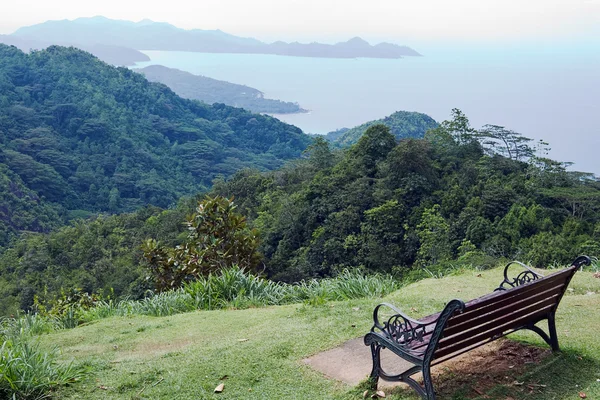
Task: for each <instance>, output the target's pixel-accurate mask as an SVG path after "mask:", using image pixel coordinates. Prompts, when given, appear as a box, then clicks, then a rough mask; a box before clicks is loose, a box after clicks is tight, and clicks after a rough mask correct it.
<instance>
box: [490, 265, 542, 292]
mask: <svg viewBox="0 0 600 400" xmlns="http://www.w3.org/2000/svg"><path fill="white" fill-rule="evenodd" d="M512 266H517V267H521V268H522V269H523V270H522V271H521V272H519V273H518V274H517V276H516V277H514V278H512V279H511V278H509V270H510V269H511V267H512ZM513 269H514V268H513ZM543 277H544V275H542V274H540V273H538V272H535V271H534V270H533V269H531V268H530V267H528V266H527V265H525V264H523V263H522V262H519V261H511V262H509V263H508V264H506V267H504V280H503V281H502V282H501V283H500V286H498V287H497V288H496V289H495V290H494V291H499V290H507V289H510V288H514V287H517V286H521V285H523V284H525V283H528V282H532V281H535V280H538V279H540V278H543Z"/></svg>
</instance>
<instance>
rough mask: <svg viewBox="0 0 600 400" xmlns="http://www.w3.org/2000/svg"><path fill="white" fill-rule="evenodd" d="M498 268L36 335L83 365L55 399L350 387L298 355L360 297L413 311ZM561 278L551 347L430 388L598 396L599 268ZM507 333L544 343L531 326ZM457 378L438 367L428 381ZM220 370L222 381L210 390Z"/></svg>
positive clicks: (339, 395) (350, 334) (356, 392)
mask: <svg viewBox="0 0 600 400" xmlns="http://www.w3.org/2000/svg"><path fill="white" fill-rule="evenodd" d="M501 275H502V270H501V269H500V268H495V269H492V270H487V271H475V270H464V271H462V272H460V273H454V274H453V276H448V277H445V278H442V279H433V278H432V279H426V280H423V281H420V282H417V283H414V284H411V285H408V286H406V287H404V288H402V289H401V290H398V291H396V292H394V293H392V294H391V295H389V296H386V297H385V298H384V299H364V300H351V301H346V302H329V303H325V304H321V305H317V306H313V305H308V304H294V305H287V306H274V307H267V308H255V309H247V310H224V311H200V312H192V313H186V314H179V315H174V316H169V317H162V318H152V317H128V318H109V319H104V320H99V321H96V322H93V323H89V324H87V325H85V326H80V327H78V328H75V329H71V330H64V331H59V332H56V333H52V334H49V335H45V336H42V337H41V341H42V343H43V345H44V346H45V347H47V348H51V347H53V346H58V347H59V348H60V349H61V351H62V358H63V359H64V360H75V363H84V364H86V365H88V366H90V367H91V368H92V369H93V370H94V373H93V375H91V376H90V377H89V378H87V379H86V380H84V381H83V382H80V383H77V384H74V385H73V386H71V387H68V388H66V389H62V390H60V391H59V392H58V393H57V396H56V397H57V398H60V399H81V398H85V399H96V398H97V399H105V398H111V399H132V398H136V399H141V398H148V399H150V398H151V399H171V398H173V396H174V394H176V397H177V398H178V399H198V398H201V399H212V398H214V399H217V398H218V399H266V398H269V399H284V398H285V399H310V398H314V399H359V398H361V396H362V392H363V390H364V388H362V387H355V388H353V387H349V386H347V385H345V384H342V383H340V382H335V381H332V380H328V379H326V378H325V377H323V376H322V375H320V374H319V373H317V372H315V371H313V370H311V369H310V368H309V367H307V366H306V365H304V364H303V363H302V362H301V360H302V359H303V358H305V357H308V356H311V355H313V354H316V353H318V352H320V351H323V350H326V349H330V348H333V347H335V346H337V345H340V344H341V343H343V342H345V341H346V340H349V339H352V338H355V337H359V336H362V335H364V334H365V333H366V332H367V331H368V330H369V328H370V326H371V315H370V314H371V311H372V308H373V307H374V306H375V305H376V304H378V303H379V302H381V301H382V300H383V301H388V302H392V303H394V304H396V305H398V306H399V307H400V308H402V309H404V310H405V311H407V312H409V313H410V314H412V315H414V316H424V315H427V314H430V313H432V312H435V311H439V309H441V307H442V306H443V305H444V303H445V302H447V301H448V300H450V299H453V298H460V299H463V300H468V299H471V298H474V297H477V296H480V295H483V294H485V293H489V292H490V291H492V290H493V288H495V287H496V286H497V285H498V283H499V282H500V281H501ZM570 288H571V289H573V290H572V291H569V292H568V293H567V295H566V296H565V298H564V299H563V301H562V303H561V306H560V308H559V311H558V313H557V327H558V336H559V340H560V342H561V348H562V352H561V353H558V354H555V355H550V356H548V357H546V358H545V359H544V360H543V361H542V362H541V364H527V365H525V367H524V371H525V372H523V370H521V369H519V368H514V369H513V368H508V369H507V370H506V371H505V375H506V376H507V377H508V378H507V379H504V376H503V377H502V380H501V381H499V382H498V383H497V384H496V385H493V386H492V387H491V389H487V390H486V392H485V393H483V394H482V395H481V397H477V394H476V393H475V392H474V391H473V390H472V389H471V387H472V385H471V384H474V382H471V381H469V379H476V378H477V376H476V375H475V376H474V377H471V378H469V377H460V379H461V380H464V379H466V382H467V383H466V384H465V386H464V387H459V388H458V389H456V390H455V391H454V392H451V393H448V392H443V393H442V396H440V397H441V398H442V399H443V398H453V399H462V398H491V399H507V398H514V399H532V400H533V399H535V400H538V399H539V400H542V399H565V400H566V399H573V400H574V399H577V398H579V392H584V393H586V395H587V398H590V399H595V398H598V397H599V396H600V383H598V381H597V379H599V378H600V375H599V371H600V342H599V341H598V340H597V334H596V333H597V332H598V331H599V330H600V314H599V313H598V312H597V305H598V302H599V296H600V279H598V278H594V277H593V275H592V272H578V273H577V274H576V276H575V278H574V280H573V281H572V282H571V285H570ZM510 338H511V339H513V340H518V341H522V342H525V343H527V344H531V345H534V346H541V347H543V348H547V345H546V344H545V343H544V342H543V341H542V339H541V338H539V337H538V336H537V335H534V334H532V333H527V332H524V333H517V334H513V335H511V336H510ZM516 370H519V371H518V372H516ZM458 378H459V377H457V376H452V374H451V373H442V375H441V376H439V377H437V378H436V380H435V382H437V383H439V382H446V381H456V380H457V379H458ZM220 382H224V384H225V390H224V392H223V393H221V394H215V393H213V389H214V388H215V387H216V386H217V385H218V384H219V383H220ZM513 382H519V384H513ZM528 385H530V386H528ZM531 385H533V386H531ZM443 386H444V387H445V386H446V385H443ZM530 388H533V389H530ZM473 395H475V396H473ZM388 398H391V399H416V397H415V396H414V395H413V394H412V392H410V391H407V390H404V389H395V390H394V391H393V392H392V394H391V395H390V394H389V393H388Z"/></svg>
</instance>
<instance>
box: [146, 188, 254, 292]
mask: <svg viewBox="0 0 600 400" xmlns="http://www.w3.org/2000/svg"><path fill="white" fill-rule="evenodd" d="M185 225H186V226H187V229H188V235H187V239H186V241H185V243H183V244H181V245H179V246H176V247H175V248H168V247H163V246H161V244H160V243H159V242H157V241H156V240H154V239H148V240H146V241H145V242H144V244H143V245H142V250H143V252H144V258H145V260H146V262H147V266H148V269H149V270H150V273H151V274H152V277H153V278H154V282H155V286H156V289H157V290H159V291H163V290H168V289H173V288H177V287H180V286H181V285H182V284H183V283H184V282H187V281H191V280H194V279H197V278H198V277H200V276H204V275H208V274H210V273H212V272H215V271H219V270H221V269H224V268H228V267H231V266H233V265H237V266H239V267H241V268H243V269H248V270H253V269H255V268H256V267H258V265H259V264H260V261H261V255H260V254H259V253H258V250H257V249H258V232H257V231H256V230H251V229H248V227H247V226H246V218H245V217H243V216H242V215H241V214H239V213H237V212H236V206H235V204H234V203H233V201H232V200H229V199H227V198H225V197H221V196H216V197H207V198H205V199H204V200H202V201H200V202H199V203H198V207H196V211H195V213H194V214H192V215H191V216H190V217H188V219H187V221H186V223H185Z"/></svg>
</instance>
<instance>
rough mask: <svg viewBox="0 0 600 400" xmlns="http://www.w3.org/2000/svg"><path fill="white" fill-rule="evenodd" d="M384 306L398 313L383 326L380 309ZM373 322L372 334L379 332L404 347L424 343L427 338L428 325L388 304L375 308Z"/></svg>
mask: <svg viewBox="0 0 600 400" xmlns="http://www.w3.org/2000/svg"><path fill="white" fill-rule="evenodd" d="M382 306H385V307H388V308H390V309H392V310H393V311H394V312H395V313H396V314H395V315H392V316H391V317H390V318H389V319H388V320H387V321H385V322H384V323H383V324H382V323H380V322H379V309H380V308H381V307H382ZM373 321H374V325H373V328H372V329H371V331H372V332H374V331H377V330H379V331H380V332H381V334H383V335H384V336H386V337H387V338H388V339H389V340H390V341H393V342H394V343H396V344H398V345H399V346H402V347H404V346H408V345H409V344H410V343H411V342H412V341H414V340H417V341H419V342H422V341H423V336H425V333H426V331H425V329H426V326H427V325H424V324H422V323H421V322H419V321H417V320H415V319H412V318H410V317H408V316H407V315H405V314H404V313H402V312H401V311H400V310H398V309H397V308H396V307H394V306H393V305H391V304H387V303H382V304H380V305H378V306H377V307H375V310H374V312H373Z"/></svg>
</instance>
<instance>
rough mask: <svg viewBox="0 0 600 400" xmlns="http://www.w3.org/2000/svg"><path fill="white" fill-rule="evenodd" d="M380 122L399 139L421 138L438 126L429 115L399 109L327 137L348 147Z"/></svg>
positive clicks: (337, 144) (336, 143)
mask: <svg viewBox="0 0 600 400" xmlns="http://www.w3.org/2000/svg"><path fill="white" fill-rule="evenodd" d="M378 124H382V125H385V126H387V127H388V128H390V130H391V131H392V134H393V135H394V136H395V137H396V139H398V140H400V139H407V138H418V139H421V138H423V137H424V136H425V132H427V131H428V130H429V129H433V128H436V127H437V126H438V123H437V122H435V120H434V119H433V118H431V117H430V116H429V115H426V114H422V113H418V112H409V111H397V112H395V113H393V114H391V115H389V116H387V117H385V118H382V119H377V120H374V121H369V122H365V123H364V124H362V125H359V126H356V127H354V128H352V129H345V128H343V129H340V130H337V131H334V132H330V133H328V134H327V139H328V140H330V141H331V142H333V143H334V144H335V145H336V146H340V147H348V146H351V145H353V144H355V143H356V142H358V140H359V139H360V137H361V136H362V134H363V133H364V132H365V131H366V130H367V129H368V128H369V127H371V126H373V125H378Z"/></svg>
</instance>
